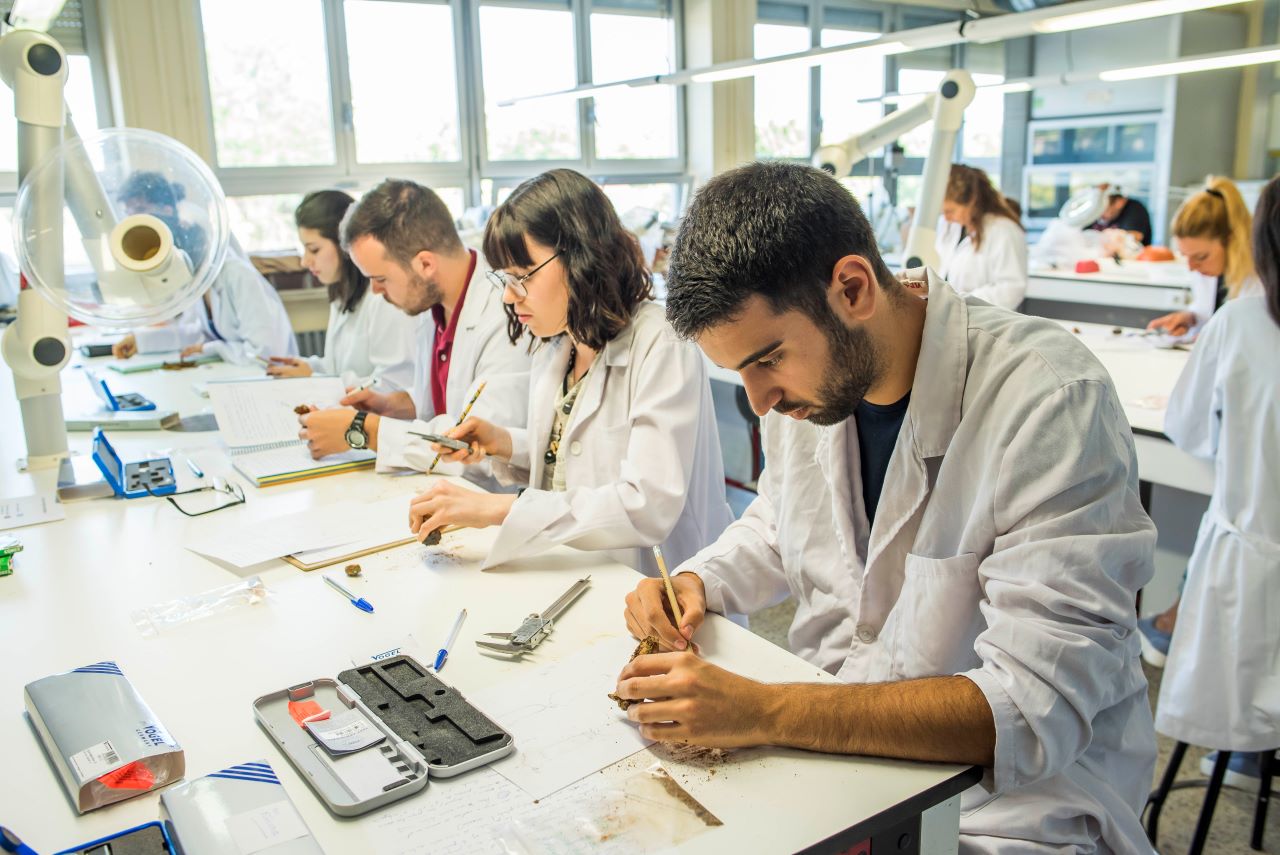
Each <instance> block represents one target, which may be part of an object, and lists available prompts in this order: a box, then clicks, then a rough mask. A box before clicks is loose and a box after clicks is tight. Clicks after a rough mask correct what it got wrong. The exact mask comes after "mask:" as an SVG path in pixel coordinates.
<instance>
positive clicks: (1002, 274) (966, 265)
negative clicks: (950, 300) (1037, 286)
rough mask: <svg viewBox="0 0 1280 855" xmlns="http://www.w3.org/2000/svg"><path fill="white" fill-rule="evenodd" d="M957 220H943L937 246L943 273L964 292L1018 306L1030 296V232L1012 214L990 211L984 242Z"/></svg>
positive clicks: (994, 302)
mask: <svg viewBox="0 0 1280 855" xmlns="http://www.w3.org/2000/svg"><path fill="white" fill-rule="evenodd" d="M963 231H964V230H963V229H962V228H961V227H960V226H959V224H957V223H948V222H945V221H944V222H943V223H942V224H941V228H939V229H938V239H937V242H936V247H937V250H938V256H939V258H940V259H941V262H940V263H939V265H938V270H939V271H940V272H941V274H942V277H943V278H944V279H946V280H947V282H948V283H949V284H950V285H951V287H952V288H954V289H955V290H956V291H957V292H959V293H960V294H963V295H964V296H966V297H977V298H978V299H979V300H985V301H986V302H988V303H990V304H991V305H993V306H1000V307H1001V308H1004V309H1010V310H1016V309H1017V308H1018V306H1020V305H1022V301H1023V299H1024V298H1025V297H1026V296H1027V233H1026V232H1024V231H1023V230H1022V227H1021V226H1019V225H1018V224H1017V223H1015V222H1014V221H1013V220H1011V219H1009V218H1008V217H999V216H996V215H995V214H987V216H986V218H985V219H984V220H983V221H982V245H981V246H974V245H973V234H972V233H968V234H965V235H964V237H963V238H961V233H962V232H963Z"/></svg>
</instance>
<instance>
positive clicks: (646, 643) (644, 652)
mask: <svg viewBox="0 0 1280 855" xmlns="http://www.w3.org/2000/svg"><path fill="white" fill-rule="evenodd" d="M657 652H658V639H656V638H654V637H653V636H652V635H646V636H645V637H644V638H643V639H641V640H640V643H639V644H638V645H636V649H635V652H633V653H632V654H631V659H628V660H627V661H628V662H630V661H631V660H632V659H635V658H636V657H637V656H648V655H649V654H650V653H657ZM609 700H611V701H617V702H618V706H619V707H621V708H622V709H624V710H625V709H627V708H628V707H630V706H631V705H632V704H634V703H636V702H635V701H632V700H628V699H627V698H620V697H618V696H617V695H615V694H613V693H612V692H610V693H609Z"/></svg>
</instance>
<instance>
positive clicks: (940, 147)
mask: <svg viewBox="0 0 1280 855" xmlns="http://www.w3.org/2000/svg"><path fill="white" fill-rule="evenodd" d="M974 91H975V90H974V85H973V78H972V77H970V76H969V73H968V72H967V71H963V70H961V69H953V70H951V71H949V72H947V75H946V77H944V78H942V81H941V82H940V83H939V84H938V90H937V91H936V92H933V93H931V94H929V95H926V96H925V97H924V99H923V100H922V101H920V103H918V104H915V105H913V106H911V107H908V108H907V109H905V110H898V111H897V112H894V113H890V114H889V115H888V116H885V117H884V119H883V120H882V121H881V122H879V123H877V124H875V125H873V126H872V127H870V128H868V129H867V130H865V131H863V132H862V133H860V134H856V135H854V136H852V137H850V138H849V139H847V140H845V141H844V142H841V143H837V144H835V145H825V146H822V147H821V148H819V149H818V150H817V151H816V152H814V154H813V165H814V166H817V167H819V168H820V169H825V170H826V171H827V172H830V173H831V174H832V175H835V176H837V177H843V176H845V175H848V174H849V170H850V169H852V168H853V165H854V164H855V163H857V162H858V161H860V160H862V159H864V158H866V157H867V156H868V155H870V154H873V153H874V152H876V151H878V150H879V149H881V148H883V147H884V146H886V145H888V144H889V143H891V142H893V141H894V140H896V139H897V138H898V137H900V136H902V135H903V134H905V133H907V132H908V131H911V130H912V129H914V128H917V127H919V126H920V125H923V124H924V123H925V122H927V121H929V120H930V119H932V120H933V139H932V141H931V142H930V145H929V156H928V157H927V158H926V159H925V164H924V174H923V176H922V178H923V182H922V185H921V188H920V199H919V201H918V202H917V204H916V213H915V217H913V218H912V220H911V229H910V231H908V232H907V245H906V250H905V252H904V253H903V268H904V269H910V268H913V267H937V265H938V253H937V250H936V249H934V241H935V240H936V239H937V223H938V216H939V215H940V214H941V213H942V197H943V194H944V193H945V191H946V189H947V176H948V175H949V174H950V172H951V158H952V152H954V151H955V144H956V134H957V133H959V131H960V123H961V121H962V120H963V119H964V111H965V108H966V107H968V106H969V104H970V102H972V101H973V96H974Z"/></svg>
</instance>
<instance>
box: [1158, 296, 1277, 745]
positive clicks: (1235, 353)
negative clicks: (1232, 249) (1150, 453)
mask: <svg viewBox="0 0 1280 855" xmlns="http://www.w3.org/2000/svg"><path fill="white" fill-rule="evenodd" d="M1276 365H1280V326H1277V325H1276V323H1275V321H1273V320H1272V319H1271V316H1270V314H1268V313H1267V307H1266V301H1265V300H1264V299H1263V298H1261V297H1257V296H1254V297H1241V298H1238V299H1236V300H1232V301H1231V302H1229V303H1227V304H1226V305H1224V306H1223V307H1222V308H1221V309H1219V310H1218V311H1217V313H1216V314H1215V315H1214V316H1213V319H1212V320H1211V321H1210V322H1209V323H1208V324H1207V325H1206V326H1205V328H1204V331H1203V332H1202V333H1201V334H1200V338H1199V340H1198V341H1197V342H1196V346H1195V349H1194V350H1193V351H1192V352H1191V359H1190V360H1189V361H1188V362H1187V367H1186V368H1185V369H1184V370H1183V373H1182V376H1181V377H1180V378H1179V379H1178V385H1177V386H1176V387H1175V388H1174V391H1173V394H1172V395H1170V397H1169V410H1168V414H1167V415H1166V416H1165V428H1164V430H1165V433H1166V434H1168V435H1169V438H1170V439H1172V440H1173V441H1174V443H1176V444H1177V446H1178V447H1179V448H1181V449H1183V450H1185V451H1187V452H1189V453H1190V454H1193V455H1195V456H1196V457H1201V458H1204V459H1206V460H1211V461H1213V464H1214V484H1213V497H1212V498H1211V499H1210V500H1209V510H1208V511H1207V512H1206V513H1205V515H1204V519H1203V520H1201V523H1200V532H1199V534H1198V536H1197V537H1196V545H1195V549H1194V550H1193V551H1192V553H1191V562H1190V565H1189V567H1188V573H1187V584H1186V588H1185V590H1184V591H1183V593H1182V603H1181V605H1180V606H1179V608H1178V624H1177V627H1176V628H1175V629H1174V632H1173V641H1172V643H1171V644H1170V647H1169V659H1168V662H1167V663H1166V665H1165V670H1164V677H1163V679H1162V681H1161V685H1160V702H1159V704H1158V705H1157V706H1156V729H1157V730H1159V731H1160V732H1161V733H1164V734H1167V735H1169V736H1171V737H1173V738H1175V739H1178V740H1180V741H1183V742H1189V743H1191V744H1193V745H1202V746H1205V747H1208V748H1221V749H1226V750H1230V751H1269V750H1271V749H1273V748H1276V747H1278V746H1280V476H1277V474H1276V461H1277V460H1280V374H1278V373H1277V372H1276Z"/></svg>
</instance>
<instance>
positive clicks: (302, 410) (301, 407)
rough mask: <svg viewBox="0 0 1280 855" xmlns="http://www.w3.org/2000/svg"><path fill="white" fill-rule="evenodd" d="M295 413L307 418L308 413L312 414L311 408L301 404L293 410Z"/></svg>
mask: <svg viewBox="0 0 1280 855" xmlns="http://www.w3.org/2000/svg"><path fill="white" fill-rule="evenodd" d="M293 411H294V412H295V413H297V414H298V415H300V416H305V415H306V414H307V413H309V412H311V408H310V407H308V406H307V405H306V404H299V405H298V406H296V407H294V408H293Z"/></svg>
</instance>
